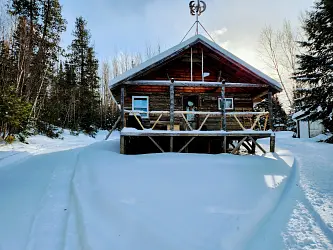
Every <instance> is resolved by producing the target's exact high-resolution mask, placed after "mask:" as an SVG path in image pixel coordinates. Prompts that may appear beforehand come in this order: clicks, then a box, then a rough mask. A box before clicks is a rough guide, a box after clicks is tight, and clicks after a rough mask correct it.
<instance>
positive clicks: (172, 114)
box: [170, 79, 175, 152]
mask: <svg viewBox="0 0 333 250" xmlns="http://www.w3.org/2000/svg"><path fill="white" fill-rule="evenodd" d="M173 83H174V79H171V84H170V130H171V131H173V130H174V127H175V85H173ZM170 152H173V136H170Z"/></svg>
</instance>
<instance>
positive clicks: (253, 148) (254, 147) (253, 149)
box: [251, 142, 256, 155]
mask: <svg viewBox="0 0 333 250" xmlns="http://www.w3.org/2000/svg"><path fill="white" fill-rule="evenodd" d="M251 153H252V154H254V155H255V154H256V144H255V143H254V142H252V152H251Z"/></svg>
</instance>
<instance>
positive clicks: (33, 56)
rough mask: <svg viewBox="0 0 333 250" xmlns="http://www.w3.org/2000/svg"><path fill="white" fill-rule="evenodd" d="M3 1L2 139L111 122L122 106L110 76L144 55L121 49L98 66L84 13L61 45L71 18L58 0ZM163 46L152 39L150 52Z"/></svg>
mask: <svg viewBox="0 0 333 250" xmlns="http://www.w3.org/2000/svg"><path fill="white" fill-rule="evenodd" d="M0 7H1V10H0V139H5V140H6V139H8V140H9V138H10V139H13V135H14V134H15V135H17V134H19V135H20V138H22V139H23V138H24V136H25V135H29V134H31V133H44V134H46V135H48V136H51V137H57V136H58V135H59V133H58V132H57V131H59V128H67V129H70V130H71V131H73V133H76V132H79V131H84V132H86V133H88V134H90V135H94V134H95V133H96V131H97V129H100V128H102V129H108V128H110V127H111V125H112V123H113V122H114V118H115V117H117V114H116V113H117V109H116V105H115V104H114V102H113V101H112V98H111V93H110V90H109V88H108V84H109V80H110V78H111V77H115V76H117V75H119V74H121V73H123V72H124V71H127V70H129V69H130V68H132V67H134V66H136V65H138V64H139V63H141V62H142V58H143V56H142V55H141V54H139V53H138V54H134V55H133V54H129V53H119V54H118V55H117V56H116V57H115V58H114V59H113V60H112V61H111V63H108V62H104V63H102V68H101V69H99V61H98V60H97V58H96V53H95V49H94V46H93V45H92V43H91V34H90V31H89V29H88V24H87V21H86V20H85V19H84V18H83V17H77V18H76V21H75V27H74V30H73V31H72V37H73V38H72V42H71V44H70V45H69V46H68V47H67V48H62V47H61V46H60V41H61V36H62V34H63V33H64V32H65V31H66V25H67V23H66V20H65V19H64V17H63V15H62V7H61V5H60V3H59V0H10V1H5V0H0ZM159 48H160V47H159V46H158V48H157V49H155V48H153V47H152V46H150V45H147V46H146V55H145V56H146V58H150V57H152V56H153V55H155V54H156V53H159ZM100 72H101V76H99V73H100Z"/></svg>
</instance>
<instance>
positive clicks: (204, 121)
mask: <svg viewBox="0 0 333 250" xmlns="http://www.w3.org/2000/svg"><path fill="white" fill-rule="evenodd" d="M208 118H209V114H208V115H207V116H206V117H205V119H204V120H203V122H202V123H201V125H200V128H199V129H198V130H199V131H200V130H201V129H202V127H203V126H204V125H205V123H206V121H207V119H208Z"/></svg>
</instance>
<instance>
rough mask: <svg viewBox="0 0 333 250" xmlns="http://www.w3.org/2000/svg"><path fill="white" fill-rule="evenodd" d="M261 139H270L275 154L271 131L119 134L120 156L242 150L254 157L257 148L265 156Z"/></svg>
mask: <svg viewBox="0 0 333 250" xmlns="http://www.w3.org/2000/svg"><path fill="white" fill-rule="evenodd" d="M261 138H270V152H274V151H275V134H274V133H273V132H272V131H254V130H244V131H230V132H226V131H222V130H221V131H199V130H189V131H172V130H152V129H143V130H137V129H135V128H124V129H123V130H122V131H121V133H120V153H121V154H141V153H147V152H149V153H165V152H178V153H182V152H186V153H232V154H239V153H240V151H241V149H242V150H243V152H244V150H245V152H246V153H248V154H255V152H256V148H258V149H259V150H260V151H261V152H262V153H264V154H265V153H266V150H265V149H264V148H263V147H262V146H261V145H260V144H259V143H258V142H257V140H258V139H261ZM153 145H154V146H153Z"/></svg>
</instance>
